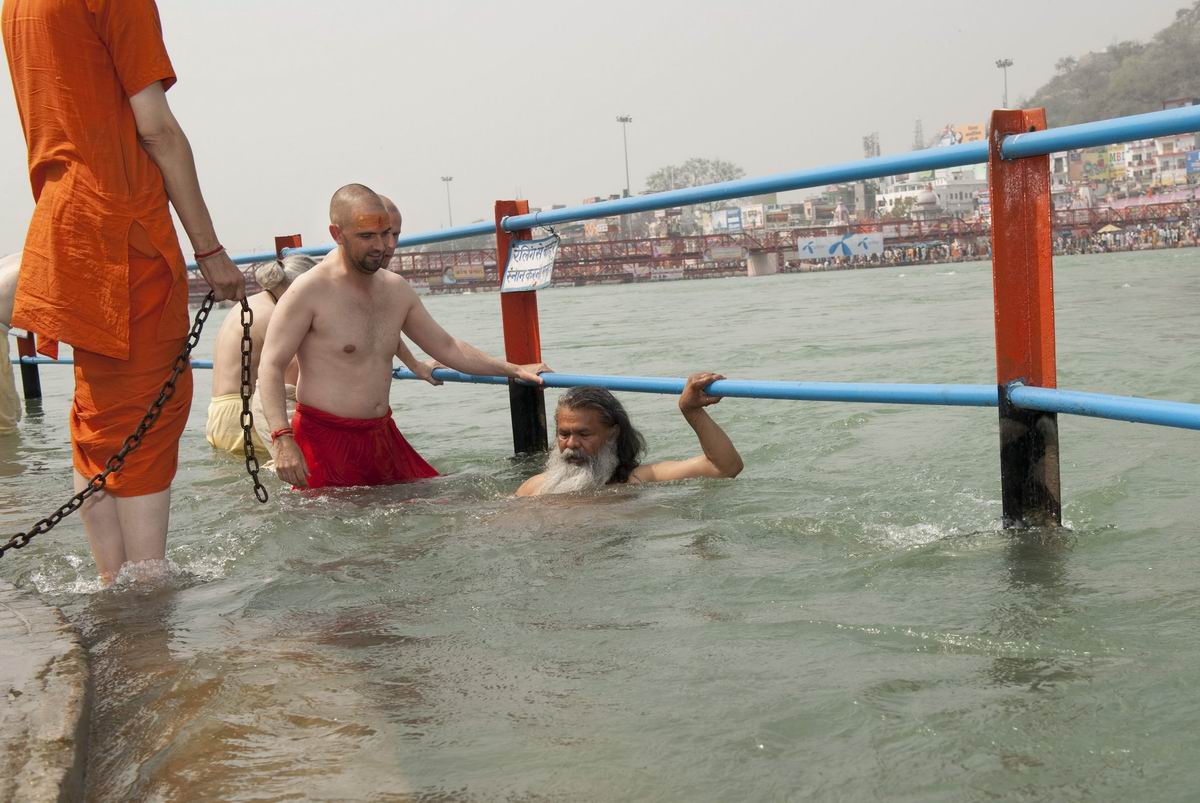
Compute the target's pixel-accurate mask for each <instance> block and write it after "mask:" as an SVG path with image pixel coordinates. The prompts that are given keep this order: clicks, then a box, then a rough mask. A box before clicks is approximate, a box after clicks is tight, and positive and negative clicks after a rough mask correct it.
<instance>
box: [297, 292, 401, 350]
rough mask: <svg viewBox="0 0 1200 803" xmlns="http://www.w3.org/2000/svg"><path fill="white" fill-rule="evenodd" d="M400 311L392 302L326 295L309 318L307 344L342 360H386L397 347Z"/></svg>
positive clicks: (362, 297) (354, 296) (359, 295)
mask: <svg viewBox="0 0 1200 803" xmlns="http://www.w3.org/2000/svg"><path fill="white" fill-rule="evenodd" d="M403 326H404V311H403V309H402V308H401V306H400V305H399V304H398V303H396V301H395V300H393V299H390V298H388V297H386V295H385V296H384V297H381V298H370V297H364V296H363V295H362V294H353V295H351V294H338V295H330V296H329V297H327V298H326V299H323V302H322V306H321V307H320V308H319V309H318V311H317V314H316V315H314V316H313V326H312V331H311V333H310V339H311V340H312V341H313V342H312V343H311V344H309V345H312V346H314V347H316V348H318V349H319V350H320V351H321V352H322V353H323V354H325V355H329V356H335V355H341V356H342V357H343V358H346V359H355V358H358V359H367V358H369V357H372V356H379V355H386V356H388V357H389V358H390V356H391V355H392V354H394V353H395V352H396V350H397V349H398V348H399V347H400V333H401V329H402V328H403Z"/></svg>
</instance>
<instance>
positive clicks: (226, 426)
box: [204, 254, 442, 458]
mask: <svg viewBox="0 0 1200 803" xmlns="http://www.w3.org/2000/svg"><path fill="white" fill-rule="evenodd" d="M316 264H317V263H316V261H315V260H314V259H313V258H312V257H309V256H305V255H304V254H289V255H288V256H286V257H284V258H283V259H282V260H277V261H275V262H264V263H262V264H261V265H258V266H257V267H256V268H255V270H254V278H255V281H257V282H258V286H259V287H261V288H262V292H261V293H255V294H254V295H252V296H250V300H249V303H250V310H251V312H253V313H254V322H253V323H252V324H251V325H250V343H251V350H250V392H251V393H252V394H253V396H252V397H251V401H250V411H251V412H252V413H253V414H254V429H253V430H252V431H251V437H252V439H253V441H254V448H255V449H258V450H262V449H266V450H267V451H268V452H269V453H270V454H271V457H272V458H274V456H275V448H274V446H272V445H271V443H270V434H271V430H270V429H268V428H267V422H266V415H265V414H264V413H263V409H262V395H261V394H260V393H258V363H259V360H260V359H261V357H262V347H263V340H264V338H265V336H266V333H267V324H269V323H270V322H271V317H272V316H273V314H274V312H275V308H276V307H277V306H278V304H279V299H281V298H283V294H284V293H286V292H287V291H288V288H289V287H291V286H292V283H293V282H295V281H296V279H299V278H300V277H301V276H302V275H304V274H305V273H307V272H308V270H309V269H310V268H312V267H313V266H314V265H316ZM400 359H401V361H402V362H404V364H405V366H406V367H407V368H408V369H409V370H410V371H412V372H413V373H414V374H416V375H417V376H419V377H420V378H422V379H424V380H425V381H426V382H429V383H430V384H433V385H440V384H442V383H441V381H440V380H436V379H434V378H433V369H434V368H435V367H437V366H436V363H434V362H433V361H432V360H430V361H426V362H419V361H418V360H417V359H416V358H414V357H413V356H412V353H411V352H409V351H408V349H405V348H402V349H401V355H400ZM299 374H300V366H299V364H298V363H297V362H296V361H295V360H292V362H291V364H290V365H289V366H288V368H287V371H286V372H285V373H284V380H283V381H284V391H285V395H286V397H287V402H288V417H289V418H290V417H291V412H292V410H293V409H294V408H295V405H296V379H297V377H298V376H299ZM204 436H205V438H206V439H207V440H208V443H209V445H210V446H212V447H213V448H214V449H220V450H222V451H226V452H229V453H230V454H235V455H241V454H242V453H243V452H244V450H245V448H246V447H245V436H244V435H243V434H242V316H241V311H240V310H237V309H234V310H233V311H231V312H230V313H229V314H228V315H227V316H225V320H224V321H222V322H221V328H220V329H219V330H218V331H217V342H216V344H215V345H214V347H213V379H212V401H211V402H209V405H208V421H207V422H206V424H205V427H204ZM260 453H261V452H260Z"/></svg>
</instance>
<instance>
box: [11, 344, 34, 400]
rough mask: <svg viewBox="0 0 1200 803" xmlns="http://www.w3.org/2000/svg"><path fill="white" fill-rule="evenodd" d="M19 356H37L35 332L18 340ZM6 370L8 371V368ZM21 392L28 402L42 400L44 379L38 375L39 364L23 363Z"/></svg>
mask: <svg viewBox="0 0 1200 803" xmlns="http://www.w3.org/2000/svg"><path fill="white" fill-rule="evenodd" d="M17 356H18V357H36V356H37V340H36V339H35V337H34V334H33V332H26V333H25V334H23V335H21V336H20V337H18V338H17ZM5 370H8V369H7V367H6V368H5ZM21 391H22V392H23V393H24V394H25V399H26V400H29V399H40V398H42V378H41V375H40V374H38V366H37V363H25V362H23V363H21Z"/></svg>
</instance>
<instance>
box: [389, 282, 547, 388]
mask: <svg viewBox="0 0 1200 803" xmlns="http://www.w3.org/2000/svg"><path fill="white" fill-rule="evenodd" d="M409 293H411V295H412V298H411V302H412V303H411V306H409V309H408V315H406V316H405V319H404V334H406V335H408V336H409V338H410V339H411V340H412V342H414V343H416V344H417V345H418V346H420V347H421V348H422V349H423V350H424V351H425V353H426V354H428V355H429V356H430V357H433V358H434V359H435V360H437V361H438V362H440V363H441V364H442V365H445V366H446V367H448V368H453V369H454V370H455V371H462V372H463V373H464V374H478V375H481V376H507V377H508V378H510V379H522V380H525V381H526V382H533V383H534V384H538V385H541V384H543V383H542V378H541V377H539V376H538V372H540V371H549V370H550V369H549V368H548V367H547V366H546V364H545V363H533V364H530V365H514V364H512V363H511V362H505V361H504V360H498V359H496V358H495V357H492V356H491V355H488V354H484V353H483V352H482V351H480V350H479V349H477V348H475V347H474V346H472V345H471V344H470V343H468V342H466V341H465V340H459V339H458V338H457V337H454V336H453V335H451V334H450V333H449V332H447V331H446V330H445V329H443V328H442V327H441V326H439V325H438V322H437V321H435V320H434V319H433V316H432V315H430V314H429V311H428V310H426V309H425V305H424V304H422V303H421V299H420V298H418V297H417V294H416V293H413V292H412V290H411V288H409Z"/></svg>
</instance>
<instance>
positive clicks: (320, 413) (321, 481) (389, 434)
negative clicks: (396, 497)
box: [292, 404, 438, 488]
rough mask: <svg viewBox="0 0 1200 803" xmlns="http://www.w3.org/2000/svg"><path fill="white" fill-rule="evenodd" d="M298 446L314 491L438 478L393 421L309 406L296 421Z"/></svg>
mask: <svg viewBox="0 0 1200 803" xmlns="http://www.w3.org/2000/svg"><path fill="white" fill-rule="evenodd" d="M292 429H293V430H294V437H295V439H296V445H297V446H299V447H300V451H301V453H302V454H303V455H304V462H305V463H306V464H307V466H308V487H309V488H330V487H345V486H351V485H393V484H396V483H401V482H412V481H414V480H419V479H425V478H427V477H436V476H438V473H437V471H436V470H434V468H433V466H431V465H429V463H427V462H425V459H424V458H422V457H421V455H419V454H418V453H417V451H416V450H415V449H413V447H412V446H411V445H409V443H408V441H407V440H405V439H404V436H403V435H402V434H400V430H399V429H398V428H397V427H396V422H395V421H394V420H393V419H392V414H391V411H390V410H389V411H388V414H387V415H383V416H380V417H378V418H345V417H343V416H340V415H333V414H332V413H327V412H325V411H324V410H318V409H317V408H315V407H310V406H308V405H304V404H297V405H296V414H295V416H294V417H293V418H292Z"/></svg>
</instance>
